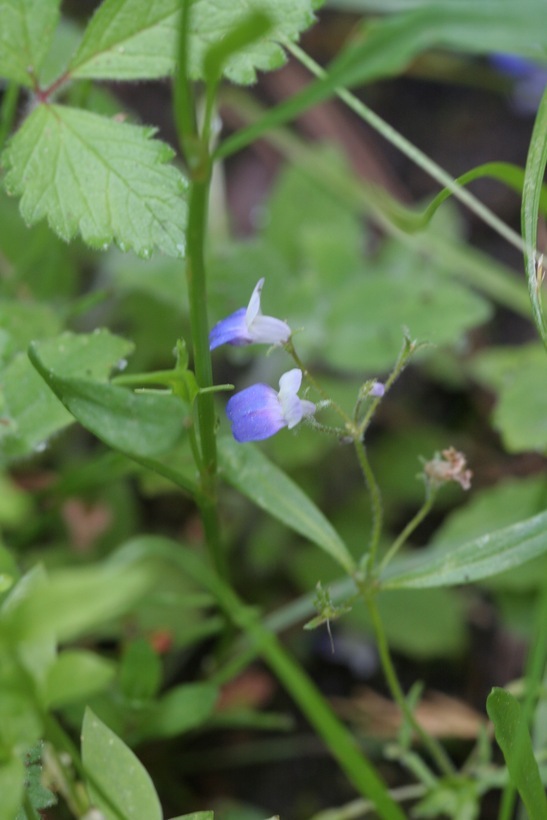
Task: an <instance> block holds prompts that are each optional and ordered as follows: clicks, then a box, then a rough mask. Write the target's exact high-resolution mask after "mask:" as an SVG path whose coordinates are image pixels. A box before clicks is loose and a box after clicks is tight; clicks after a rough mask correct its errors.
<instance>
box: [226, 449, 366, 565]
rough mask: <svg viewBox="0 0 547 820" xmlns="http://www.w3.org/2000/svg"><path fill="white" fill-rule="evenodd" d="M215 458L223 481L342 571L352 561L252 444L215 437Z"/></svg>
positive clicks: (328, 527) (298, 493) (331, 532)
mask: <svg viewBox="0 0 547 820" xmlns="http://www.w3.org/2000/svg"><path fill="white" fill-rule="evenodd" d="M219 459H220V467H221V470H222V474H223V476H224V478H225V479H226V481H228V482H229V483H230V484H231V485H232V486H233V487H235V488H236V489H237V490H239V491H240V492H241V493H243V495H246V496H247V498H250V499H251V501H253V502H254V503H255V504H256V505H257V506H259V507H261V508H262V509H263V510H266V512H268V513H269V514H270V515H273V516H274V518H278V519H279V520H280V521H282V522H283V523H284V524H285V525H286V526H287V527H290V528H291V529H293V530H295V531H296V532H298V533H299V534H300V535H302V536H304V538H307V539H309V540H310V541H313V542H314V543H315V544H317V545H318V546H319V547H321V548H322V549H324V550H325V552H327V553H328V554H329V555H330V556H331V558H334V560H335V561H337V562H338V563H339V564H340V566H342V567H343V568H344V569H345V570H346V572H349V573H351V572H353V571H354V569H355V564H354V561H353V558H352V557H351V555H350V553H349V551H348V549H347V547H346V545H345V544H344V542H343V541H342V539H341V538H340V536H339V535H338V533H337V532H336V530H335V529H334V528H333V527H332V525H331V524H330V523H329V522H328V521H327V519H326V518H325V517H324V515H323V513H322V512H321V511H320V510H319V509H318V508H317V507H316V506H315V504H314V503H313V502H312V501H311V500H310V499H309V498H308V496H307V495H305V493H303V492H302V490H301V489H300V488H299V487H298V486H297V485H296V484H295V483H294V482H293V481H292V480H291V479H290V478H289V477H288V476H287V475H286V474H285V473H284V472H283V471H282V470H280V469H279V467H276V466H275V465H274V464H272V463H271V462H270V461H269V460H268V459H267V458H266V456H265V455H263V453H261V452H260V450H258V449H257V448H255V447H254V446H252V445H251V446H248V445H245V444H238V443H237V442H235V441H233V439H231V438H228V437H223V438H221V439H220V440H219Z"/></svg>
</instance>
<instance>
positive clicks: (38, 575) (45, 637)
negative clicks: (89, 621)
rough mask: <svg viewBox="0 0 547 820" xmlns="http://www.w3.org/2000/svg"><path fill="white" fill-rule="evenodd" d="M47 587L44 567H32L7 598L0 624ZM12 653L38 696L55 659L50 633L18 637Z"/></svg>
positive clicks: (53, 641) (46, 630)
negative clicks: (31, 682)
mask: <svg viewBox="0 0 547 820" xmlns="http://www.w3.org/2000/svg"><path fill="white" fill-rule="evenodd" d="M47 583H48V578H47V573H46V571H45V569H44V567H43V566H42V564H35V565H34V566H33V567H32V568H31V569H30V570H29V571H28V572H27V573H25V575H23V577H22V578H21V579H20V580H19V581H18V583H17V584H16V586H14V587H13V588H12V589H11V591H10V593H9V595H8V596H7V597H6V600H5V601H4V603H3V605H2V610H1V613H0V623H2V622H3V623H8V622H11V619H12V618H13V617H14V615H15V613H16V612H17V611H18V609H19V607H20V606H21V604H22V602H23V601H26V600H29V599H32V598H35V597H36V596H37V595H39V594H40V592H41V591H42V590H43V589H44V587H45V586H46V585H47ZM0 630H1V627H0ZM15 652H16V656H17V659H18V661H19V663H20V664H21V666H22V667H23V668H24V669H26V671H27V675H28V678H27V679H28V681H29V682H30V681H31V680H32V681H33V682H34V686H35V690H34V692H33V694H34V695H35V694H36V693H38V694H39V695H40V696H41V695H42V694H43V691H44V688H45V681H46V679H47V676H48V674H49V670H50V669H51V666H52V665H53V663H54V662H55V658H56V655H57V641H56V636H55V634H54V632H53V630H52V629H49V628H47V627H46V628H44V630H43V631H42V632H41V634H40V635H39V636H36V635H21V636H20V637H19V640H18V641H17V642H16V647H15Z"/></svg>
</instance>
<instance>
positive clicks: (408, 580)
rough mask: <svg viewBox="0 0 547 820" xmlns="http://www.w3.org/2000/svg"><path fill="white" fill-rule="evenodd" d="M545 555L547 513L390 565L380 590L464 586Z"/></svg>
mask: <svg viewBox="0 0 547 820" xmlns="http://www.w3.org/2000/svg"><path fill="white" fill-rule="evenodd" d="M544 552H547V512H543V513H540V515H535V516H534V517H533V518H528V519H527V520H526V521H521V522H519V523H518V524H513V525H512V526H510V527H505V528H504V529H502V530H498V531H497V532H493V533H490V534H489V535H483V536H481V537H480V538H476V539H474V540H473V541H469V542H468V543H466V544H462V545H461V546H459V547H454V548H452V547H446V548H441V549H439V548H434V547H433V548H430V549H426V550H422V551H420V553H419V555H417V556H415V557H413V558H409V559H406V560H402V561H400V562H398V564H393V565H392V566H391V567H390V568H389V569H388V570H387V571H386V573H385V576H384V578H383V579H382V588H383V589H403V588H407V589H420V588H423V587H442V586H455V585H456V584H468V583H471V582H473V581H477V580H479V579H480V578H488V577H489V576H491V575H497V574H498V573H500V572H505V571H506V570H508V569H512V568H513V567H518V566H520V565H521V564H524V563H526V561H531V560H532V558H536V557H537V556H538V555H541V554H542V553H544Z"/></svg>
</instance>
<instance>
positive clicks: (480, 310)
mask: <svg viewBox="0 0 547 820" xmlns="http://www.w3.org/2000/svg"><path fill="white" fill-rule="evenodd" d="M391 250H392V252H391V253H390V254H389V256H390V257H391V259H392V261H393V264H392V265H391V270H390V271H389V272H388V270H386V272H385V273H384V272H377V271H374V272H367V273H365V274H364V275H361V276H360V277H358V278H357V277H355V278H354V279H352V280H350V281H348V282H347V283H344V285H342V286H341V287H340V288H339V290H338V292H337V293H334V294H333V297H332V301H331V308H330V312H329V315H328V316H327V320H326V327H327V334H328V339H329V342H328V344H327V345H326V346H325V358H326V360H327V361H328V362H329V363H330V364H332V365H334V366H335V367H337V368H340V369H343V370H356V371H363V369H365V370H366V371H368V372H370V371H376V372H378V371H381V370H385V369H388V368H389V367H390V365H392V364H393V362H394V361H395V359H396V357H397V354H398V352H399V350H400V348H401V342H402V338H403V329H404V328H405V327H406V328H408V330H409V332H410V334H411V336H412V338H415V339H419V340H420V341H425V342H430V343H432V344H435V345H442V344H449V343H454V342H456V341H458V339H459V338H460V337H461V335H462V334H463V333H465V331H467V330H469V329H470V328H472V327H474V326H476V325H479V324H481V323H482V322H485V321H486V320H487V319H488V318H489V317H490V315H491V308H490V306H489V305H488V303H487V302H486V301H485V300H484V299H482V298H481V297H479V296H477V295H476V294H473V293H472V292H471V291H470V290H468V289H467V288H465V287H462V286H461V285H459V284H458V283H456V282H451V281H450V280H448V279H447V278H446V277H442V278H440V277H439V276H438V275H436V274H435V273H433V272H428V271H427V270H426V271H424V270H423V268H424V263H423V260H422V261H420V259H419V257H418V256H412V257H409V256H408V255H407V254H405V253H404V250H403V248H402V247H401V246H395V245H394V246H393V247H392V249H391ZM380 264H381V262H380ZM405 267H406V268H407V269H406V270H405ZM420 267H421V268H422V270H420Z"/></svg>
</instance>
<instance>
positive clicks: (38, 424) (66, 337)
mask: <svg viewBox="0 0 547 820" xmlns="http://www.w3.org/2000/svg"><path fill="white" fill-rule="evenodd" d="M132 349H133V345H132V344H131V342H128V341H126V340H125V339H121V338H120V337H119V336H113V335H112V334H111V333H109V332H108V331H107V330H98V331H96V332H94V333H91V334H81V335H75V334H73V333H63V334H61V335H60V336H58V337H57V338H56V339H52V340H48V341H44V342H41V343H40V356H41V357H42V360H43V362H44V364H45V366H46V367H47V368H48V369H51V370H56V369H62V371H63V374H64V375H65V376H67V377H70V376H80V377H82V376H83V377H85V378H89V379H95V380H98V381H103V380H106V378H107V376H108V375H109V373H110V371H111V370H112V368H113V367H114V366H115V365H117V364H118V362H119V361H120V360H122V359H123V358H124V357H125V356H128V355H129V354H130V353H131V351H132ZM2 386H3V389H4V395H5V401H6V408H7V410H8V412H9V414H10V416H11V419H12V421H13V424H12V426H11V428H10V436H7V437H5V438H4V439H3V441H2V447H1V450H0V457H1V459H2V460H3V461H7V462H9V461H11V460H14V459H16V458H21V457H23V456H27V455H29V454H30V453H33V452H41V451H42V450H43V449H45V446H46V441H47V439H48V438H49V437H50V436H51V435H53V434H54V433H56V432H58V431H59V430H61V429H63V427H66V426H67V425H69V424H72V423H73V421H74V418H73V416H72V415H71V414H70V413H68V412H67V411H66V410H65V408H64V407H63V405H62V404H61V402H60V401H59V400H58V399H57V398H56V397H55V395H54V394H53V393H52V392H51V390H50V388H49V387H48V386H47V384H46V383H45V382H44V380H43V379H42V378H41V377H40V376H39V374H38V373H37V372H36V370H35V369H34V367H33V366H32V364H31V363H30V361H29V359H28V357H27V355H26V354H24V353H21V354H18V355H17V356H16V357H15V359H14V360H13V361H12V362H11V364H10V365H8V367H7V368H6V369H5V371H4V372H3V374H2Z"/></svg>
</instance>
